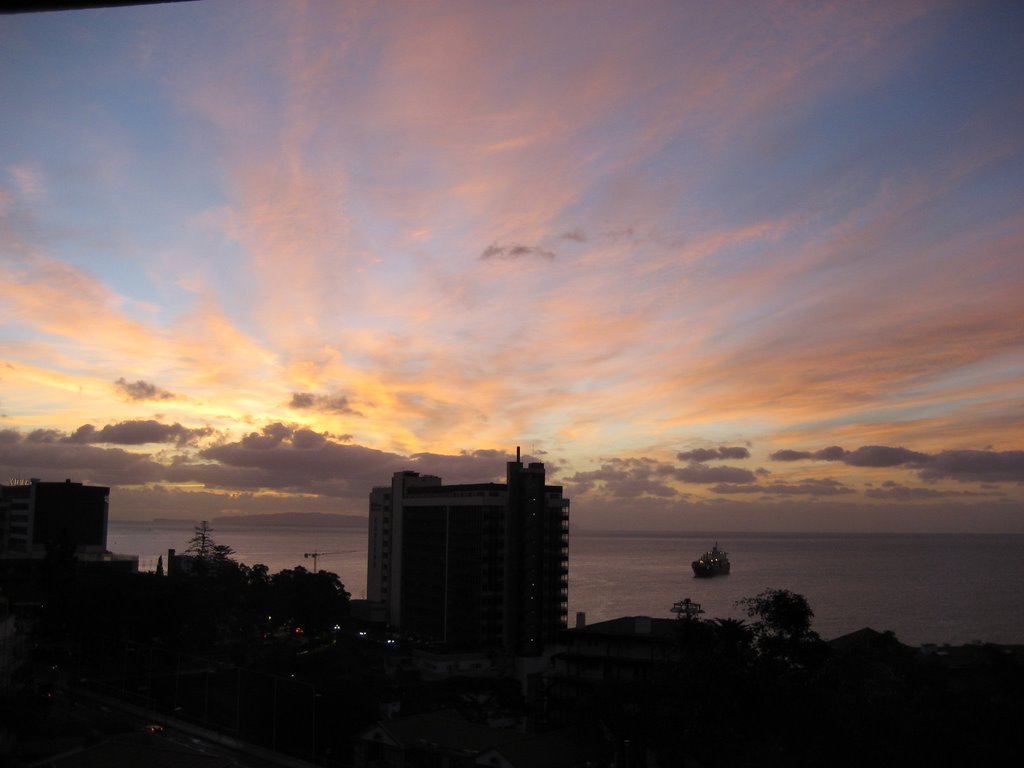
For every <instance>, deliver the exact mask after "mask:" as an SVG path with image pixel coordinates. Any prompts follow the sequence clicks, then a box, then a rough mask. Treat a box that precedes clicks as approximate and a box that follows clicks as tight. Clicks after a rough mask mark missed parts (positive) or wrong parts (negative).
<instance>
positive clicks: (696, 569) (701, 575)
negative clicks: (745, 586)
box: [692, 560, 729, 579]
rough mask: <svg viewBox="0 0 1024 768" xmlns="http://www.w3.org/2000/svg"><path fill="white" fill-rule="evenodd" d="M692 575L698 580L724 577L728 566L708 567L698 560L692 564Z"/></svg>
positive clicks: (727, 571)
mask: <svg viewBox="0 0 1024 768" xmlns="http://www.w3.org/2000/svg"><path fill="white" fill-rule="evenodd" d="M692 567H693V575H694V576H696V577H697V578H698V579H707V578H710V577H712V576H724V575H726V574H727V573H729V566H728V565H727V564H726V565H722V564H719V565H709V564H707V563H701V562H700V561H699V560H694V561H693V563H692Z"/></svg>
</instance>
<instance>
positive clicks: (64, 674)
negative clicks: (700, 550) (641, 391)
mask: <svg viewBox="0 0 1024 768" xmlns="http://www.w3.org/2000/svg"><path fill="white" fill-rule="evenodd" d="M197 536H199V537H200V540H199V541H196V540H195V539H194V540H193V546H191V547H190V551H189V552H188V554H189V558H190V559H189V560H188V561H186V562H188V567H187V568H185V567H179V568H178V570H177V572H176V573H172V574H168V575H157V574H130V573H116V572H101V571H97V572H90V571H85V570H81V569H79V568H77V567H76V564H75V563H74V562H73V561H68V560H66V559H61V558H59V557H55V558H53V559H52V562H49V563H48V564H47V565H46V568H45V570H44V574H43V577H42V578H41V584H40V585H38V586H39V588H40V589H41V590H42V591H43V592H44V593H45V600H44V601H40V602H42V603H43V604H44V606H45V607H43V608H40V609H39V610H38V612H37V615H36V618H35V620H34V622H32V630H31V635H30V638H29V641H28V643H27V648H28V651H29V652H30V659H29V661H30V663H28V664H25V665H23V666H22V667H21V668H20V669H19V670H18V672H17V675H16V678H15V680H14V681H13V683H12V685H11V686H10V687H9V688H8V689H7V690H6V691H4V692H3V695H2V700H0V724H2V725H0V730H2V733H0V750H2V752H0V762H2V763H4V764H9V765H15V766H17V765H28V764H31V762H32V761H34V760H37V759H39V758H40V757H41V756H45V754H46V747H45V745H46V744H47V743H48V742H47V740H50V741H49V743H51V744H52V743H56V742H55V741H54V740H55V739H58V737H59V739H64V741H61V742H60V743H61V744H62V745H64V744H65V742H66V740H67V739H68V738H71V737H77V738H79V739H80V740H84V741H85V742H88V741H89V740H92V741H95V740H96V739H98V738H102V734H103V733H105V732H110V731H111V730H114V731H116V730H118V729H122V730H123V729H128V730H133V729H134V730H138V727H139V724H138V722H134V721H132V720H131V719H130V718H128V719H120V720H118V719H117V718H114V717H113V715H111V714H110V710H109V708H107V707H102V708H101V707H98V706H96V705H95V702H96V701H98V700H99V699H95V698H89V697H90V696H93V697H96V696H99V697H102V700H104V701H111V700H115V699H116V700H118V701H123V702H127V703H130V704H132V705H134V706H136V707H138V708H140V710H141V711H143V712H147V713H150V715H149V716H151V717H152V718H156V719H157V720H158V721H160V720H159V718H165V720H170V719H172V718H173V719H174V720H175V721H180V722H190V723H195V724H197V725H200V726H202V727H203V728H206V729H209V730H211V731H217V732H220V733H224V734H228V735H230V736H232V737H234V738H237V739H239V740H241V741H244V742H248V743H251V744H256V745H259V746H262V747H265V748H267V749H272V750H275V751H277V752H283V753H288V754H291V755H295V756H298V757H301V758H303V759H306V760H309V761H312V762H315V763H317V764H321V765H338V766H347V765H352V764H353V763H352V760H353V754H354V753H355V754H358V750H354V746H355V745H356V744H357V743H358V742H359V736H360V734H362V733H364V732H366V730H367V729H368V728H370V727H371V726H372V725H373V724H374V722H375V721H378V720H383V719H384V712H385V711H386V708H388V707H389V708H390V709H391V710H392V711H394V710H395V709H396V708H397V710H398V711H399V712H400V713H401V715H403V716H408V715H416V714H418V713H425V712H430V711H434V710H440V709H444V710H450V711H457V712H460V713H461V715H462V716H463V717H464V718H465V719H466V720H467V721H468V722H472V723H475V724H478V725H487V724H493V723H496V722H502V723H506V724H507V723H510V722H511V723H528V724H529V725H530V727H531V728H532V729H534V730H538V731H544V730H549V731H554V730H556V729H557V730H559V731H560V732H562V733H573V732H584V731H585V732H587V733H589V734H591V736H590V737H589V738H590V739H592V742H593V743H590V744H588V747H589V749H588V750H587V754H588V759H590V760H591V761H592V763H591V764H593V765H611V764H616V765H619V766H622V765H629V766H631V767H632V768H643V766H691V767H700V766H748V765H750V766H753V765H757V766H771V765H788V766H821V765H830V766H853V765H858V766H860V765H866V764H871V765H883V766H890V765H892V766H895V765H900V766H907V765H926V764H927V765H955V764H959V763H965V762H968V761H969V762H970V763H972V764H976V763H978V762H979V761H983V760H986V759H991V760H994V759H995V758H996V757H998V756H1001V755H1003V754H1006V753H1007V752H1009V753H1011V754H1015V753H1018V752H1019V751H1020V749H1021V747H1022V746H1024V739H1022V735H1021V731H1022V730H1024V729H1021V728H1020V727H1019V726H1020V721H1019V700H1020V696H1021V694H1022V693H1024V669H1022V666H1021V662H1020V660H1019V659H1020V656H1019V655H1015V654H1014V649H1008V648H1005V647H996V646H981V645H978V646H971V647H970V650H971V651H972V652H971V653H967V654H960V655H957V654H954V653H951V652H950V651H940V652H938V653H933V654H927V653H922V652H921V650H919V649H914V648H909V647H907V646H904V645H902V644H900V643H899V642H898V640H897V639H896V638H895V637H894V636H893V635H891V634H888V633H877V632H872V631H870V630H865V631H862V632H860V633H855V635H852V636H850V637H847V638H843V639H841V640H836V641H833V642H831V643H828V642H825V641H823V640H822V639H821V638H820V637H818V635H817V634H816V633H815V632H814V631H813V629H812V619H813V612H812V610H811V608H810V606H809V605H808V604H807V601H806V600H805V599H804V598H803V597H802V596H801V595H798V594H794V593H792V592H789V591H787V590H767V591H765V592H762V593H761V594H759V595H757V596H754V597H751V598H747V599H746V600H743V601H740V607H741V608H743V609H744V610H745V613H746V616H747V618H746V619H745V620H739V619H710V620H705V619H702V618H698V617H696V616H689V617H681V618H679V619H678V620H666V621H670V626H671V632H670V633H669V634H668V636H667V637H666V638H664V639H663V641H662V646H659V651H658V654H657V655H656V656H652V657H651V658H652V659H654V660H653V661H651V662H650V663H649V664H647V665H646V666H644V667H643V668H642V669H641V670H640V671H639V672H637V671H635V670H634V671H633V672H631V673H630V675H628V676H626V675H618V676H616V675H610V676H609V675H605V676H600V675H594V674H581V673H577V672H573V671H571V669H570V667H568V666H566V665H564V664H563V665H559V664H558V663H557V659H558V657H557V656H556V658H555V660H554V663H553V664H552V665H551V666H550V667H549V669H548V671H547V673H545V675H543V676H542V677H541V678H540V679H538V680H537V681H535V683H536V685H534V686H533V687H532V689H531V693H530V697H529V698H528V699H527V698H525V697H524V696H523V694H522V693H521V691H522V689H521V687H520V685H519V683H518V682H516V681H514V680H511V679H509V678H501V677H498V678H493V679H486V678H474V679H469V678H458V677H456V678H449V679H446V680H437V681H430V680H426V679H424V678H423V677H422V676H421V675H420V674H419V673H417V672H416V671H415V669H414V668H413V667H412V666H411V665H410V664H408V663H406V662H407V660H408V659H409V655H410V650H411V649H410V646H409V645H408V644H404V643H402V642H394V641H393V640H389V639H388V638H387V637H386V636H385V635H383V634H380V635H375V634H374V630H373V628H368V627H367V626H365V625H360V624H358V623H357V622H354V621H353V620H352V619H351V617H350V616H349V599H348V593H347V592H346V591H345V588H344V586H343V585H342V583H341V580H340V579H339V578H338V576H337V575H335V574H333V573H329V572H325V571H320V572H318V573H311V572H309V571H307V570H305V569H304V568H295V569H290V570H285V571H281V572H279V573H276V574H269V573H268V572H267V569H266V567H265V566H261V565H256V566H252V567H249V566H245V565H242V564H239V563H237V562H235V561H234V560H233V559H232V557H231V554H232V553H231V551H230V548H229V547H222V546H218V545H216V544H215V543H214V542H213V541H212V535H211V532H210V531H209V529H208V528H207V529H206V530H205V532H204V531H201V530H200V529H198V528H197ZM206 539H208V540H206ZM180 565H181V564H179V566H180ZM647 621H648V622H649V621H650V620H647ZM26 626H27V624H26ZM662 626H665V625H662ZM576 631H577V630H569V631H568V632H567V636H566V637H567V641H571V638H572V637H573V635H572V634H571V633H573V632H576ZM570 647H571V642H570ZM421 650H422V649H421ZM432 650H433V651H442V650H443V649H438V648H433V649H432ZM961 650H963V649H961ZM607 653H608V654H609V656H608V658H609V659H613V660H614V654H615V653H616V652H615V651H614V650H608V651H607ZM592 661H594V660H592ZM597 662H600V659H597V660H596V661H595V663H597ZM638 669H640V668H638ZM85 710H88V711H90V712H93V713H94V714H95V713H97V712H105V713H106V714H104V715H103V716H102V717H101V716H99V715H96V716H95V717H93V718H92V719H91V720H90V719H89V718H87V717H85V716H84V715H82V712H83V711H85ZM76 712H77V713H78V715H76V716H72V714H74V713H76ZM69 713H71V714H69ZM573 729H575V730H573ZM595 734H596V735H595ZM30 744H34V745H36V751H35V752H32V751H31V750H26V749H25V746H26V745H30ZM40 745H43V746H40ZM595 746H597V747H600V748H599V749H596V750H595ZM423 750H426V751H423ZM595 751H596V753H597V754H598V755H599V757H598V758H597V759H596V761H595V758H594V757H593V755H594V754H595ZM405 759H406V760H407V763H406V764H408V765H420V764H422V765H432V764H434V762H436V759H437V756H436V755H433V754H431V753H430V752H429V749H428V748H427V747H423V749H422V750H421V751H420V752H417V751H416V749H413V750H412V751H410V752H409V753H407V754H406V755H405ZM451 760H454V762H450V765H453V766H455V765H462V764H464V763H465V764H466V765H471V764H472V760H471V756H467V755H463V756H462V757H461V758H455V757H451ZM459 760H462V761H463V762H459ZM4 761H5V762H4ZM432 761H433V762H432ZM613 761H614V762H613ZM555 764H556V763H552V765H555ZM557 764H558V765H566V766H571V765H576V764H582V763H579V762H573V761H572V758H566V761H565V762H564V763H557Z"/></svg>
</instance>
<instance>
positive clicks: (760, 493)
mask: <svg viewBox="0 0 1024 768" xmlns="http://www.w3.org/2000/svg"><path fill="white" fill-rule="evenodd" d="M0 264H2V269H3V272H2V277H3V279H2V281H0V481H2V482H7V481H8V479H9V478H10V479H14V478H28V477H39V478H42V479H45V480H63V479H65V478H70V479H72V480H76V481H84V482H88V483H96V484H102V485H110V486H111V488H112V490H111V518H112V519H122V520H124V519H149V518H153V517H180V518H187V519H200V518H206V519H211V518H214V517H218V516H221V515H226V514H232V513H264V512H289V511H296V512H298V511H306V512H310V511H315V512H340V513H346V514H365V513H366V505H367V495H368V492H369V490H370V488H371V486H373V485H380V484H384V483H386V482H387V481H388V480H389V478H390V476H391V473H392V472H394V471H396V470H400V469H413V470H418V471H421V472H429V473H433V474H440V475H441V476H442V477H443V478H444V479H445V481H452V482H456V481H483V480H492V479H501V478H503V477H504V462H505V461H507V460H508V459H510V458H512V457H514V454H515V447H516V446H517V445H521V446H522V449H523V453H524V455H525V456H527V457H529V460H540V461H543V462H545V464H546V465H547V467H548V473H549V482H556V483H561V484H562V485H563V486H564V487H565V492H566V494H567V495H568V496H569V497H570V498H571V500H572V519H573V522H574V524H575V525H577V526H580V527H581V528H616V529H631V528H632V529H661V528H672V529H680V530H695V531H736V530H759V531H772V530H779V531H783V530H786V531H788V530H796V531H800V530H806V531H832V530H835V531H930V530H934V531H967V532H969V531H995V532H1001V531H1006V532H1024V4H1022V3H1019V2H1005V1H997V2H979V1H977V0H972V1H970V2H938V1H936V2H930V1H921V2H896V1H893V0H884V1H882V0H879V1H878V2H836V3H826V2H820V1H819V2H808V3H787V2H754V0H747V1H745V2H736V3H729V2H714V3H708V2H664V3H657V2H550V1H548V2H469V1H468V0H467V1H465V2H404V3H403V2H383V3H370V2H358V1H354V2H345V3H341V2H337V3H335V2H250V1H248V0H246V2H241V1H239V2H234V1H232V0H206V1H203V2H187V3H175V4H168V5H148V6H139V7H129V8H115V9H97V10H79V11H66V12H60V13H37V14H14V15H5V16H0Z"/></svg>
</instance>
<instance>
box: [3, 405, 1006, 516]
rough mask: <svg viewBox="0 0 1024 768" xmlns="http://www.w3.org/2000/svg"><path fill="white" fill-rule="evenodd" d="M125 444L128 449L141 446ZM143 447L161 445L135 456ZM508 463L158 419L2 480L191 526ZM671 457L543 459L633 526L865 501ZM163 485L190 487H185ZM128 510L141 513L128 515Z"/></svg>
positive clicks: (822, 457) (501, 456)
mask: <svg viewBox="0 0 1024 768" xmlns="http://www.w3.org/2000/svg"><path fill="white" fill-rule="evenodd" d="M296 396H298V397H299V400H298V407H300V408H301V407H317V404H318V403H320V404H329V403H330V398H328V397H327V396H313V395H309V396H308V399H307V398H306V397H305V396H304V393H296ZM318 397H324V398H325V399H324V400H319V399H318ZM333 406H345V407H347V401H344V402H334V403H333ZM120 446H133V447H135V448H136V450H131V451H130V450H125V449H124V448H122V447H120ZM139 446H153V448H152V449H151V450H149V451H147V450H145V449H144V450H141V451H140V450H138V447H139ZM511 458H512V454H511V451H510V452H508V453H506V452H504V451H495V450H478V451H463V452H460V453H458V454H452V455H446V454H436V453H417V454H412V455H409V456H404V455H400V454H396V453H391V452H388V451H381V450H377V449H374V448H368V447H366V446H362V445H358V444H355V443H353V442H352V436H351V435H334V434H331V433H329V432H317V431H314V430H311V429H308V428H305V427H302V426H297V425H289V424H284V423H280V422H276V423H273V424H269V425H267V426H265V427H263V428H262V429H260V430H258V431H253V432H250V433H248V434H246V435H244V436H242V437H241V438H239V439H237V440H234V441H231V442H228V441H224V440H223V439H222V438H221V437H219V436H218V435H217V434H216V432H215V431H214V430H213V429H211V428H210V427H200V428H188V427H185V426H183V425H181V424H177V423H174V424H162V423H160V422H158V421H155V420H151V419H149V420H142V419H140V420H134V421H125V422H120V423H116V424H108V425H105V426H102V427H96V426H94V425H91V424H86V425H83V426H82V427H79V428H78V429H76V430H74V431H73V432H70V433H65V432H61V431H58V430H36V431H33V432H29V433H22V432H18V431H16V430H10V429H8V430H0V476H2V477H3V478H4V479H5V480H6V479H8V478H27V477H40V478H43V479H51V480H52V479H61V478H65V477H66V478H71V479H73V480H76V481H81V482H86V483H94V484H100V485H110V486H134V487H133V488H128V487H126V488H123V489H120V490H118V492H117V496H116V497H115V510H116V511H115V516H135V517H147V516H149V517H152V516H155V515H157V514H162V515H170V516H185V517H189V518H196V517H197V516H202V515H206V516H207V517H209V516H210V515H211V514H224V513H225V512H229V511H231V510H234V509H235V508H236V507H237V511H248V512H252V511H254V510H260V511H268V512H269V511H276V512H281V511H290V510H293V511H320V512H325V511H326V512H338V511H345V512H350V513H359V512H362V511H363V510H364V509H365V503H366V498H367V494H368V492H369V490H370V488H372V487H373V486H375V485H380V484H382V483H387V482H388V480H389V478H390V477H391V475H392V473H394V472H396V471H400V470H414V471H418V472H422V473H428V474H436V475H440V476H441V477H443V478H444V479H445V481H446V482H480V481H488V480H493V481H499V482H500V481H501V480H502V479H503V478H504V471H505V462H506V461H508V460H510V459H511ZM677 458H678V460H679V463H673V462H665V461H660V460H656V459H651V458H611V459H607V460H605V461H604V462H603V463H602V465H601V467H600V468H599V469H596V470H593V471H587V472H576V473H574V474H571V475H568V474H563V473H560V471H559V467H558V466H557V463H552V462H548V463H547V466H548V476H549V479H550V481H551V482H558V483H562V484H563V485H565V487H566V491H567V495H569V496H570V498H573V497H575V498H576V499H577V502H576V504H577V505H580V506H578V507H577V508H578V509H580V510H581V511H583V512H585V514H594V513H595V512H596V511H597V510H606V511H607V512H601V513H600V514H606V513H607V514H608V515H612V511H614V510H618V513H616V514H617V515H619V517H616V518H615V519H620V524H621V525H622V526H625V527H629V525H630V520H631V519H633V518H634V517H635V516H636V515H641V516H643V515H647V516H648V517H649V518H650V519H652V520H653V519H655V518H658V516H659V515H660V516H661V518H658V519H664V520H668V519H671V516H672V515H673V514H677V515H678V514H682V513H684V512H686V510H694V509H701V510H705V512H707V511H709V510H710V511H713V510H715V509H718V510H719V511H722V510H727V509H734V508H737V509H738V508H740V507H737V505H738V504H747V503H748V502H749V503H750V504H753V503H754V502H764V501H771V500H773V499H775V500H778V501H779V502H783V501H785V505H786V506H787V507H792V506H793V505H794V504H795V503H797V501H798V500H799V501H806V502H807V503H817V502H819V501H822V500H834V501H830V502H829V503H830V504H833V505H834V504H836V503H838V502H839V501H841V500H842V499H844V498H845V499H851V498H853V497H855V494H857V493H858V489H855V488H853V487H851V486H849V485H847V484H845V483H843V482H842V481H841V480H838V479H833V478H813V479H804V480H785V481H783V480H772V479H771V477H770V474H771V473H770V472H768V471H767V470H765V469H761V468H758V469H748V468H746V467H741V466H736V465H734V464H729V463H714V462H735V461H742V460H745V459H749V458H750V451H749V450H748V449H747V448H745V447H742V446H725V447H719V448H699V449H693V450H689V451H683V452H680V453H678V454H677ZM771 458H772V459H773V460H775V461H779V462H797V461H826V462H838V463H842V464H847V465H850V466H855V467H883V468H890V467H895V468H903V469H906V470H908V471H910V472H914V473H916V474H917V476H918V477H919V478H920V479H922V480H925V481H934V480H939V479H955V480H959V481H963V482H978V483H979V485H978V488H977V489H976V490H971V491H966V490H964V491H951V490H948V489H943V488H939V487H912V486H908V485H904V484H902V483H898V482H895V481H893V480H887V481H886V482H884V483H881V484H880V485H878V486H871V485H869V486H868V487H867V488H866V489H865V490H864V491H863V495H864V497H865V498H868V499H872V500H875V501H876V502H880V503H884V502H892V503H893V504H904V505H905V504H906V503H908V502H948V503H954V502H956V503H958V504H963V503H967V502H969V501H970V498H969V497H977V499H978V502H979V503H980V502H981V501H983V500H988V502H992V503H1005V501H1006V497H1005V494H1003V493H1002V492H1001V491H1000V490H999V487H998V485H994V484H995V483H999V482H1004V483H1005V482H1014V483H1021V482H1022V481H1024V452H1022V451H1003V452H998V451H966V450H964V451H943V452H941V453H937V454H925V453H920V452H916V451H911V450H908V449H905V448H892V447H887V446H864V447H861V448H858V449H856V450H852V451H847V450H844V449H842V448H839V447H838V446H833V447H830V448H826V449H823V450H819V451H779V452H776V453H775V454H773V455H772V457H771ZM525 460H527V461H529V460H534V459H531V458H529V457H525ZM159 484H173V485H179V486H188V487H189V491H188V492H184V491H182V490H181V488H175V487H160V486H159ZM139 486H150V487H145V488H140V487H139ZM687 486H693V487H694V490H697V489H698V488H700V489H704V490H705V491H710V492H711V493H713V494H716V498H713V499H711V500H707V499H703V500H702V499H701V498H700V497H698V496H697V495H696V494H694V493H690V492H688V491H687V490H686V487H687ZM268 492H270V493H269V494H268ZM280 494H290V496H282V495H280ZM147 499H148V500H149V501H148V502H147V501H146V500H147ZM716 499H717V500H716ZM118 500H121V501H118ZM193 502H194V504H193ZM123 504H131V505H133V507H132V508H130V509H126V508H125V507H124V506H122V505H123ZM609 504H610V505H611V506H608V505H609ZM195 505H198V506H195ZM750 508H752V507H750ZM830 509H831V507H830ZM820 511H821V510H819V512H820ZM666 516H667V517H666ZM609 519H611V517H609Z"/></svg>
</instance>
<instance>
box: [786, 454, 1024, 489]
mask: <svg viewBox="0 0 1024 768" xmlns="http://www.w3.org/2000/svg"><path fill="white" fill-rule="evenodd" d="M771 458H772V460H773V461H838V462H841V463H843V464H848V465H850V466H853V467H880V468H885V467H903V468H906V469H911V470H916V471H917V473H918V476H919V477H920V478H921V479H922V480H943V479H949V480H959V481H961V482H994V483H1024V451H970V450H961V451H941V452H940V453H934V454H928V453H919V452H918V451H911V450H909V449H907V448H893V447H890V446H886V445H864V446H861V447H860V448H857V449H856V450H853V451H848V450H845V449H844V448H840V447H839V446H838V445H833V446H830V447H828V448H823V449H821V450H820V451H792V450H785V451H776V452H775V453H773V454H772V455H771Z"/></svg>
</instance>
